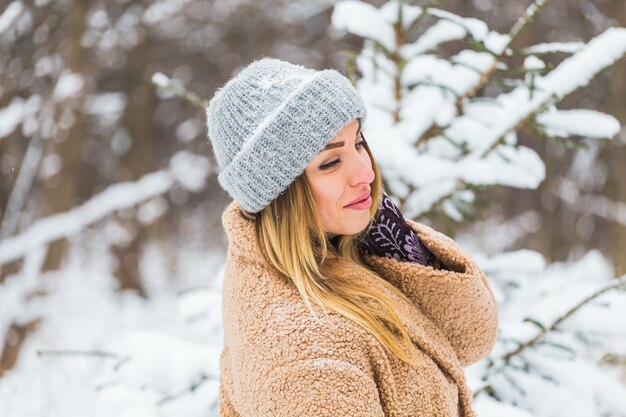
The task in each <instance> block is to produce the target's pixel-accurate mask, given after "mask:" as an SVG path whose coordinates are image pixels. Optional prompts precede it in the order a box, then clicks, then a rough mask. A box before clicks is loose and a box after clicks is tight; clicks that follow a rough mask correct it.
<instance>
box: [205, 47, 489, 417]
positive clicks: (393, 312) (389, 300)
mask: <svg viewBox="0 0 626 417" xmlns="http://www.w3.org/2000/svg"><path fill="white" fill-rule="evenodd" d="M207 116H208V121H207V123H208V134H209V138H210V140H211V143H212V146H213V149H214V152H215V155H216V158H217V160H218V164H219V168H220V173H219V175H218V181H219V183H220V184H221V186H222V187H223V188H224V189H225V190H226V191H227V192H228V193H229V194H230V196H231V197H232V198H233V200H234V201H233V202H232V203H230V205H229V206H228V207H227V208H226V210H225V212H224V213H223V215H222V222H223V225H224V228H225V230H226V234H227V237H228V244H229V245H228V254H227V261H226V267H225V275H224V284H223V306H222V312H223V322H224V348H223V351H222V353H221V355H220V384H219V411H220V415H221V416H228V417H235V416H241V417H252V416H300V417H304V416H333V417H336V416H351V417H355V416H368V417H370V416H371V417H373V416H377V417H378V416H381V417H382V416H450V417H452V416H457V415H458V416H466V417H470V416H474V415H475V414H474V411H473V410H472V408H471V398H472V397H471V392H470V390H469V389H468V387H467V385H466V381H465V379H464V374H463V367H464V366H467V365H469V364H471V363H473V362H476V361H477V360H479V359H481V358H483V357H484V356H485V355H486V354H487V353H488V352H489V351H490V350H491V348H492V346H493V344H494V342H495V337H496V332H497V308H496V304H495V301H494V298H493V295H492V292H491V289H490V288H489V285H488V283H487V280H486V278H485V276H484V274H483V273H482V272H481V271H480V269H479V268H478V266H477V265H476V264H475V262H473V261H472V260H471V259H470V258H469V257H468V255H467V254H466V253H465V252H463V250H461V249H460V248H459V247H458V246H457V245H456V244H455V242H454V241H453V240H452V239H450V238H449V237H447V236H445V235H443V234H441V233H439V232H436V231H434V230H433V229H431V228H429V227H428V226H425V225H422V224H419V223H416V222H414V221H412V220H408V219H407V220H405V219H404V218H403V217H402V215H401V213H400V211H399V210H398V208H397V207H396V206H395V205H394V204H393V202H392V201H391V200H390V199H389V198H388V197H387V196H386V195H385V194H384V192H383V189H382V181H381V176H380V172H379V171H378V168H377V166H376V162H375V160H374V158H373V156H372V154H371V151H370V149H369V147H368V146H367V144H366V142H365V140H364V137H363V133H362V132H361V131H360V130H361V125H362V123H363V121H364V119H365V117H366V109H365V106H364V104H363V101H362V100H361V98H360V96H359V94H358V92H357V91H356V90H355V89H354V87H353V86H352V84H351V83H350V81H349V80H348V79H347V78H345V77H344V76H343V75H341V74H340V73H338V72H337V71H334V70H324V71H315V70H312V69H308V68H305V67H302V66H299V65H293V64H291V63H288V62H285V61H281V60H278V59H274V58H263V59H260V60H257V61H254V62H253V63H251V64H250V65H248V66H247V67H246V68H244V69H243V70H241V71H240V72H239V73H238V74H237V75H236V76H235V77H233V78H232V79H231V80H229V81H228V82H227V83H226V84H225V85H224V86H223V87H221V88H219V89H218V91H217V92H216V94H215V96H214V97H213V98H212V99H211V101H210V103H209V107H208V108H207ZM355 202H356V203H355Z"/></svg>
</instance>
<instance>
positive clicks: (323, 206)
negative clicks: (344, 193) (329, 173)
mask: <svg viewBox="0 0 626 417" xmlns="http://www.w3.org/2000/svg"><path fill="white" fill-rule="evenodd" d="M312 191H313V196H314V197H315V203H316V204H317V206H318V209H319V210H320V212H321V213H322V215H324V214H332V213H334V212H336V211H337V210H338V209H339V205H340V202H339V200H340V197H341V187H340V186H339V185H338V184H337V181H336V180H335V181H332V180H330V179H328V180H321V181H316V183H315V184H314V185H313V187H312Z"/></svg>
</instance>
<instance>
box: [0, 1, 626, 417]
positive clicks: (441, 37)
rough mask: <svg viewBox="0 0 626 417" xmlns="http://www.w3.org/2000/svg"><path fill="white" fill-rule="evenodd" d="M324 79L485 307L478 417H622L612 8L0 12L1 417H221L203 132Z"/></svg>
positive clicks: (192, 6)
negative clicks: (241, 74)
mask: <svg viewBox="0 0 626 417" xmlns="http://www.w3.org/2000/svg"><path fill="white" fill-rule="evenodd" d="M262 56H273V57H278V58H282V59H285V60H289V61H291V62H293V63H298V64H302V65H305V66H308V67H311V68H316V69H323V68H334V69H336V70H338V71H340V72H341V73H342V74H344V75H346V76H348V77H349V78H350V80H351V81H352V82H353V84H354V85H355V87H356V88H357V89H358V91H359V93H360V94H361V96H362V97H363V99H364V101H365V103H366V105H367V108H368V117H367V120H366V123H365V124H364V126H363V131H364V132H365V133H366V135H367V140H368V143H369V144H370V147H371V149H372V151H373V153H374V155H375V156H376V158H377V162H378V164H379V166H380V168H381V171H382V175H383V179H384V184H385V189H386V191H387V192H388V194H389V195H390V196H391V197H392V198H393V199H394V201H395V202H396V203H397V204H398V206H399V207H400V208H401V210H402V212H403V213H404V215H405V217H407V218H410V219H413V220H416V221H419V222H423V223H425V224H427V225H429V226H431V227H433V228H434V229H436V230H439V231H441V232H442V233H445V234H447V235H448V236H451V237H452V238H453V239H454V240H455V241H456V242H458V243H459V245H460V246H461V247H463V248H464V249H465V250H466V251H467V252H468V253H469V254H471V256H472V257H473V258H474V259H475V260H476V262H477V263H478V265H479V266H480V267H481V269H482V270H483V271H484V272H485V275H486V276H487V278H488V280H489V282H490V284H491V286H492V288H493V291H494V294H495V296H496V299H497V302H498V306H499V329H498V340H497V342H496V345H495V347H494V349H493V351H492V352H491V353H490V355H489V356H488V357H487V358H485V359H483V360H481V361H480V362H477V363H475V364H473V365H471V366H470V367H468V368H466V369H465V372H466V377H467V380H468V383H469V385H470V387H471V389H472V391H473V394H474V407H475V409H476V412H477V413H478V415H479V416H481V417H482V416H484V417H502V416H509V417H531V416H532V417H557V416H559V417H560V416H570V417H609V416H611V417H617V416H624V417H626V321H625V320H624V317H626V180H625V178H626V127H624V125H625V124H626V58H625V56H626V2H625V1H624V0H590V1H587V0H509V1H504V0H471V1H461V0H440V1H437V0H434V1H425V0H419V1H416V0H404V1H403V0H392V1H384V0H375V1H371V0H367V1H358V0H319V1H305V0H223V1H206V0H144V1H134V0H110V1H98V0H90V1H71V0H4V1H2V2H1V4H0V415H1V416H3V417H30V416H64V417H74V416H76V417H78V416H80V417H84V416H103V417H104V416H118V417H124V416H128V417H131V416H132V417H141V416H163V417H166V416H168V417H169V416H172V417H173V416H180V415H185V416H189V417H196V416H197V417H200V416H203V417H206V416H211V417H215V416H217V410H218V408H217V387H218V382H219V366H218V360H219V353H220V350H221V346H222V343H223V341H222V321H221V313H222V312H221V288H222V287H221V279H222V274H223V266H224V262H225V254H226V249H227V240H226V236H225V235H224V232H223V228H222V223H221V215H222V212H223V210H224V208H225V207H226V205H227V204H228V203H229V202H230V198H229V196H228V194H226V192H225V191H223V190H222V189H221V188H220V186H219V184H218V182H217V178H216V176H217V164H216V161H215V159H214V156H213V152H212V149H211V144H210V142H209V141H208V140H207V128H206V115H205V108H206V106H207V104H208V100H209V99H210V98H211V97H212V95H213V93H214V92H215V90H216V89H217V88H218V87H219V86H221V85H223V84H224V83H225V81H227V80H228V79H229V78H230V76H231V75H232V74H234V73H236V72H237V71H238V70H239V69H240V68H241V67H243V66H245V65H246V64H248V63H249V62H251V61H252V60H254V59H257V58H260V57H262Z"/></svg>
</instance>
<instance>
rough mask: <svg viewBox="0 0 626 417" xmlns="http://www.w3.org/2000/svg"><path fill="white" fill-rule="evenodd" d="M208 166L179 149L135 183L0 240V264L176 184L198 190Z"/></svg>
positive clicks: (113, 188) (117, 186)
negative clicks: (166, 163) (163, 165)
mask: <svg viewBox="0 0 626 417" xmlns="http://www.w3.org/2000/svg"><path fill="white" fill-rule="evenodd" d="M211 169H212V164H211V163H210V162H209V160H208V159H207V158H206V157H203V156H199V155H194V154H191V153H189V152H185V151H181V152H178V153H177V154H175V155H174V156H173V157H172V159H171V160H170V165H169V167H168V168H166V169H163V170H161V171H157V172H154V173H151V174H147V175H144V176H143V177H141V178H140V179H139V180H137V181H135V182H125V183H120V184H115V185H112V186H110V187H109V188H107V189H106V190H104V191H102V192H101V193H100V194H98V195H96V196H94V197H92V198H91V199H90V200H89V201H87V202H85V203H84V204H83V205H81V206H78V207H76V208H74V209H72V210H70V211H68V212H65V213H60V214H55V215H52V216H48V217H46V218H44V219H41V220H39V221H37V222H35V223H34V224H33V225H31V226H30V227H29V228H27V229H26V230H25V231H24V232H22V233H21V234H19V235H18V236H15V237H11V238H8V239H5V240H2V241H0V265H2V264H5V263H7V262H9V261H12V260H14V259H17V258H20V257H22V256H24V255H25V254H26V253H27V252H28V251H30V250H33V249H35V248H38V247H42V246H46V245H48V244H49V243H51V242H53V241H54V240H57V239H60V238H63V237H68V236H71V235H73V234H76V233H79V232H80V231H81V230H84V229H85V228H86V227H87V226H89V225H91V224H93V223H95V222H97V221H98V220H100V219H102V218H104V217H105V216H107V215H109V214H111V213H113V212H115V211H117V210H121V209H124V208H129V207H132V206H135V205H137V204H139V203H141V202H143V201H146V200H148V199H150V198H152V197H155V196H158V195H161V194H164V193H166V192H167V191H169V190H170V189H171V188H172V187H173V186H174V185H175V184H177V183H178V184H182V185H183V186H184V187H185V188H187V189H189V190H191V191H199V190H200V189H202V188H203V186H204V181H205V180H206V177H207V176H208V175H209V173H210V172H211Z"/></svg>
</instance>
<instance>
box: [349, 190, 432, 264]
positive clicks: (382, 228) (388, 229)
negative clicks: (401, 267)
mask: <svg viewBox="0 0 626 417" xmlns="http://www.w3.org/2000/svg"><path fill="white" fill-rule="evenodd" d="M359 249H360V250H361V252H362V253H366V254H374V255H378V256H386V257H389V258H391V257H393V258H396V259H397V260H399V261H404V262H415V263H419V264H422V265H429V266H432V267H433V268H435V269H442V264H441V262H440V261H439V260H438V259H437V258H436V257H435V256H434V255H433V254H432V253H431V252H430V251H429V250H428V248H426V246H424V244H423V243H422V241H421V240H420V238H419V237H418V236H417V234H416V233H415V231H414V230H413V229H412V228H411V226H409V225H408V223H407V222H406V220H405V219H404V217H403V216H402V213H401V212H400V209H399V208H398V207H397V206H396V205H395V204H394V203H393V201H392V200H391V199H390V198H389V196H387V195H386V194H385V193H383V197H382V201H381V206H380V207H379V209H378V211H377V212H376V216H375V217H374V222H373V225H372V227H371V229H370V230H369V232H368V233H367V235H365V236H364V237H363V239H362V240H361V242H360V245H359Z"/></svg>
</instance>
